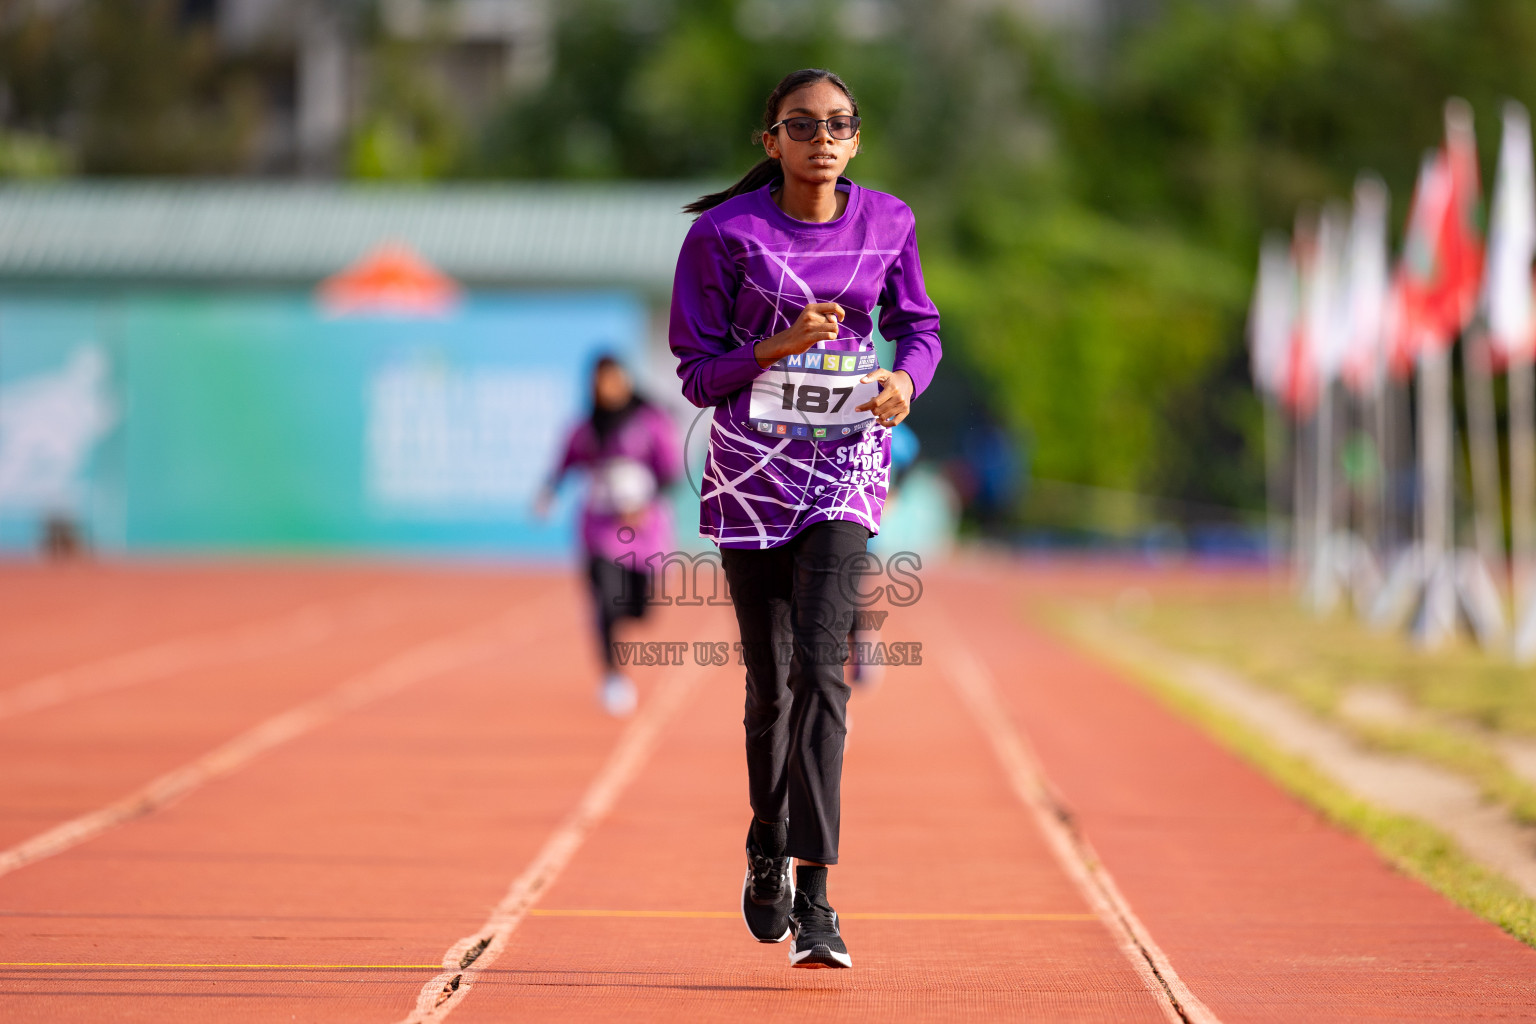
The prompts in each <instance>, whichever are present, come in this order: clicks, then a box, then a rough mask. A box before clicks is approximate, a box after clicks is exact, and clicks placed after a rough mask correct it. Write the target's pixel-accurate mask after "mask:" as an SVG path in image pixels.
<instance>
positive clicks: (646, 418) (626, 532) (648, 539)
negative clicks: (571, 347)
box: [554, 405, 682, 571]
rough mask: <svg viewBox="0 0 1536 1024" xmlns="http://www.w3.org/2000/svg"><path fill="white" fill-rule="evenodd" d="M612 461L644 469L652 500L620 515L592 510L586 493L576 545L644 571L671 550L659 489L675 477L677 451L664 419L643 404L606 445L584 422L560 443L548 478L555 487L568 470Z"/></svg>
mask: <svg viewBox="0 0 1536 1024" xmlns="http://www.w3.org/2000/svg"><path fill="white" fill-rule="evenodd" d="M616 457H622V458H626V459H633V460H634V461H635V462H638V463H640V464H641V465H643V466H645V467H646V468H647V469H649V470H650V471H651V474H652V475H653V476H654V477H655V478H656V484H657V491H656V496H655V497H654V498H653V499H652V500H651V501H650V502H648V503H647V504H646V506H645V508H644V509H642V510H640V511H638V512H636V513H634V514H632V515H629V516H620V515H616V514H614V513H612V512H607V511H604V510H602V509H599V508H597V507H596V506H594V505H593V503H592V500H591V491H590V490H589V491H588V493H587V500H586V501H585V502H583V504H582V509H581V542H582V545H583V546H584V547H585V548H586V549H587V553H588V554H592V555H601V556H602V557H603V558H611V559H613V560H615V561H617V560H619V559H621V558H624V557H625V556H626V555H633V556H634V559H633V561H630V560H628V559H626V560H625V564H626V565H630V566H631V567H635V568H639V569H640V570H642V571H644V569H645V562H646V559H648V558H650V557H651V556H652V555H656V554H665V553H666V552H668V551H670V550H671V549H672V510H671V509H670V508H669V507H668V505H667V501H666V495H665V494H663V493H662V490H661V489H662V488H663V487H666V486H667V485H668V484H669V483H671V482H672V481H673V480H676V479H677V478H678V476H680V475H681V473H682V451H681V449H680V448H679V446H678V443H677V432H676V430H675V428H674V427H673V426H672V421H671V420H670V419H668V418H667V414H666V413H664V412H662V411H661V410H660V409H658V408H656V407H655V406H653V405H643V406H641V407H640V408H639V409H637V410H635V412H634V414H633V415H631V416H630V417H629V418H628V419H626V420H625V421H624V422H623V424H621V425H620V426H619V427H617V428H616V429H615V430H614V431H613V433H612V434H610V435H609V436H608V438H607V440H606V441H604V440H601V439H599V438H598V436H597V431H596V430H595V429H593V427H592V421H591V420H590V419H584V420H582V421H581V422H580V423H578V424H576V426H575V427H574V428H573V429H572V430H571V433H570V436H569V437H568V438H567V439H566V442H565V455H564V457H563V458H561V460H560V465H559V466H557V467H556V469H555V476H554V479H555V481H556V482H557V483H558V481H559V480H560V479H561V477H563V476H565V474H566V473H567V472H569V471H570V470H573V469H588V470H590V469H592V468H594V467H596V466H598V465H599V464H601V463H602V462H603V461H604V460H605V459H612V458H616ZM626 527H628V529H625V528H626Z"/></svg>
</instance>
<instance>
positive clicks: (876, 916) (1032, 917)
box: [528, 909, 1098, 921]
mask: <svg viewBox="0 0 1536 1024" xmlns="http://www.w3.org/2000/svg"><path fill="white" fill-rule="evenodd" d="M528 916H529V917H648V918H686V919H692V920H700V919H706V918H707V919H721V920H735V919H736V918H739V917H740V916H741V914H739V913H738V912H736V911H734V910H542V909H534V910H530V911H528ZM838 917H839V918H841V919H842V920H844V921H1097V920H1098V917H1097V916H1096V915H1094V914H923V913H911V914H904V913H889V914H882V913H863V914H861V913H857V912H854V913H848V914H843V913H839V914H838Z"/></svg>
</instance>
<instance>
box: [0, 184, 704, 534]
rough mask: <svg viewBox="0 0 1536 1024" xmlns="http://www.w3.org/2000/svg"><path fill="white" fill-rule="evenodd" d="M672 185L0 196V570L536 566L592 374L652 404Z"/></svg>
mask: <svg viewBox="0 0 1536 1024" xmlns="http://www.w3.org/2000/svg"><path fill="white" fill-rule="evenodd" d="M699 191H700V190H699V189H698V188H697V187H690V186H679V185H676V184H673V185H636V184H625V185H618V184H615V185H523V186H474V187H468V186H466V187H436V188H432V189H429V190H428V189H418V188H410V187H390V186H373V187H366V186H365V187H357V186H342V185H332V184H318V183H317V184H300V185H280V184H250V183H248V184H228V185H217V184H206V183H204V184H198V183H186V184H177V183H133V182H118V183H102V182H98V183H91V184H61V185H46V186H42V185H37V186H8V187H0V551H4V550H12V551H16V550H32V549H35V548H36V547H37V546H38V544H39V542H40V540H41V538H42V537H43V536H44V535H45V534H46V532H47V528H48V524H49V523H56V522H59V521H68V522H71V523H74V524H77V525H78V532H79V533H80V534H81V535H83V536H84V537H85V538H86V539H87V540H88V541H89V542H90V543H92V544H93V545H95V546H97V547H101V548H105V549H108V550H125V551H155V550H282V551H291V550H313V549H322V550H361V551H404V552H421V553H439V554H441V553H471V552H473V553H490V554H499V555H504V556H516V557H549V556H558V555H559V554H561V553H562V552H564V551H565V550H566V548H567V547H568V546H569V545H570V543H571V536H570V530H569V525H568V523H562V522H559V521H557V522H554V523H542V522H539V521H536V520H535V519H534V518H533V517H532V515H531V509H530V505H531V501H532V498H533V496H534V494H535V492H536V491H537V489H538V486H539V484H540V482H541V481H542V479H543V477H544V475H545V474H546V473H547V472H548V471H549V469H550V467H551V465H552V463H553V460H554V458H555V452H556V449H557V447H558V445H559V443H560V440H561V438H562V436H563V433H564V431H565V429H566V428H567V427H568V425H569V424H570V422H571V421H572V420H573V419H574V418H575V417H577V416H579V415H581V414H582V413H583V411H584V409H585V407H586V405H587V400H588V396H587V386H588V385H587V374H588V371H589V369H590V365H591V363H592V361H593V360H594V359H595V357H596V356H597V355H598V354H599V353H602V352H611V353H614V354H617V355H619V356H620V357H621V358H624V359H626V361H628V362H630V364H631V365H632V366H634V367H635V368H636V369H637V370H638V371H639V375H640V377H641V379H642V381H644V380H647V379H648V378H649V379H656V380H658V382H659V383H662V384H665V385H669V386H665V387H657V388H655V389H654V390H655V391H656V392H657V393H658V394H659V395H662V396H665V395H667V394H672V393H675V392H676V390H677V389H676V383H675V376H674V375H673V370H672V367H671V365H670V360H669V359H668V357H667V352H666V347H665V344H666V343H665V311H666V305H667V300H668V296H669V294H670V287H671V278H672V269H673V266H674V264H675V262H676V256H677V250H678V247H679V246H680V244H681V241H682V237H683V235H684V234H685V232H686V230H687V227H688V223H689V222H688V219H687V217H686V216H685V215H683V214H682V213H681V209H680V208H681V206H682V204H683V203H684V202H686V201H688V200H690V199H692V198H694V197H695V196H696V195H697V194H698V192H699ZM349 269H350V270H351V271H352V273H351V274H350V275H348V276H347V277H346V278H344V280H345V281H346V283H347V284H348V286H349V287H347V288H346V289H338V288H335V287H331V288H323V287H322V285H323V284H324V283H325V282H327V281H330V282H332V284H333V285H334V284H335V283H336V281H337V278H338V275H342V274H343V272H346V271H348V270H349ZM402 275H403V276H404V278H410V277H411V276H413V275H414V276H415V277H418V278H422V277H424V278H426V279H427V283H428V284H430V285H432V288H431V291H430V294H429V295H428V296H427V297H429V298H430V299H431V301H428V302H422V301H419V300H421V299H422V298H423V295H424V294H425V293H423V291H422V290H420V289H419V288H417V289H416V290H415V291H411V290H410V289H412V288H413V287H415V283H414V282H413V281H411V280H408V279H404V280H403V279H402ZM369 282H373V283H374V284H375V285H376V286H377V288H378V289H379V295H378V297H379V299H380V301H379V302H377V303H374V304H372V305H370V304H369V303H368V301H367V299H368V295H367V287H368V286H369ZM360 284H361V285H363V286H364V288H363V291H362V292H361V301H359V295H360V293H359V290H358V288H357V287H356V286H357V285H360ZM401 288H404V289H406V292H405V293H403V294H404V297H405V298H406V299H407V300H408V301H406V302H404V303H402V302H399V301H395V300H397V299H399V298H400V297H401V295H402V293H401V292H400V291H399V289H401ZM339 294H344V295H345V296H346V302H345V303H344V304H338V303H336V302H335V301H331V300H333V299H334V298H335V297H336V296H337V295H339ZM685 497H691V495H688V496H685Z"/></svg>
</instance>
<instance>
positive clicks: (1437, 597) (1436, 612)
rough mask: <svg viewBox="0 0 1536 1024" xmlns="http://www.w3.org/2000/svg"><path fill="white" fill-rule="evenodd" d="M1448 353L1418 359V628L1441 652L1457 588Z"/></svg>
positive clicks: (1433, 351)
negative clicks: (1453, 552) (1452, 560)
mask: <svg viewBox="0 0 1536 1024" xmlns="http://www.w3.org/2000/svg"><path fill="white" fill-rule="evenodd" d="M1450 361H1451V360H1450V352H1449V347H1448V346H1446V345H1443V344H1441V343H1439V342H1437V341H1431V342H1430V343H1429V344H1427V345H1425V346H1424V351H1423V352H1422V353H1421V354H1420V356H1419V396H1418V398H1419V403H1418V404H1419V523H1420V530H1421V535H1420V543H1419V579H1420V581H1421V586H1422V588H1423V589H1422V594H1421V596H1420V600H1419V610H1418V616H1417V618H1416V620H1415V622H1414V627H1413V633H1414V639H1415V640H1416V641H1417V643H1418V644H1419V646H1420V647H1423V648H1425V649H1433V648H1436V647H1439V646H1441V645H1442V644H1444V643H1445V642H1446V641H1447V640H1449V639H1450V638H1451V636H1452V635H1453V634H1454V633H1455V630H1456V585H1455V579H1454V576H1453V574H1452V571H1451V564H1450V550H1451V513H1452V507H1453V506H1452V502H1453V499H1454V495H1453V492H1452V490H1451V446H1452V443H1453V437H1454V433H1455V424H1454V423H1453V422H1452V419H1451V373H1450V369H1451V368H1450Z"/></svg>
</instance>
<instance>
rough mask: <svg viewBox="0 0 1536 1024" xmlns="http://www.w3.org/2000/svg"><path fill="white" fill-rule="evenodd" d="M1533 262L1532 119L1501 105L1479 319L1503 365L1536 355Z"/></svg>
mask: <svg viewBox="0 0 1536 1024" xmlns="http://www.w3.org/2000/svg"><path fill="white" fill-rule="evenodd" d="M1533 259H1536V175H1533V172H1532V167H1531V118H1530V115H1529V114H1527V113H1526V110H1525V107H1523V106H1521V105H1520V104H1519V103H1516V102H1515V101H1513V100H1511V101H1509V102H1508V103H1506V104H1505V105H1504V139H1503V143H1502V145H1501V147H1500V149H1499V176H1498V182H1497V183H1496V184H1495V186H1494V191H1493V217H1492V220H1491V222H1490V224H1489V228H1488V276H1487V280H1486V281H1485V282H1484V285H1483V314H1484V316H1485V317H1486V320H1487V324H1488V338H1489V341H1490V342H1492V344H1493V350H1494V352H1495V353H1497V354H1498V356H1499V357H1500V358H1501V359H1502V360H1503V361H1505V362H1506V363H1507V362H1512V361H1515V360H1525V361H1529V360H1530V359H1531V358H1532V355H1533V351H1536V316H1533V313H1532V302H1531V264H1532V260H1533Z"/></svg>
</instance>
